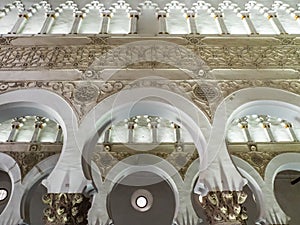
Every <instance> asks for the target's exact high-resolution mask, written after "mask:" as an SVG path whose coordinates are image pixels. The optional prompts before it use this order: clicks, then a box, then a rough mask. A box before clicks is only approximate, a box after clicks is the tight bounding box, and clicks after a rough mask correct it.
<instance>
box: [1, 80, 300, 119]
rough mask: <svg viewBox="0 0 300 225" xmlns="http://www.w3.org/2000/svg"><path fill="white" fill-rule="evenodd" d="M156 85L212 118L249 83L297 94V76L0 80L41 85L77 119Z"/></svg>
mask: <svg viewBox="0 0 300 225" xmlns="http://www.w3.org/2000/svg"><path fill="white" fill-rule="evenodd" d="M137 87H139V88H141V87H157V88H162V89H164V90H169V91H171V92H175V93H179V94H181V95H183V96H185V97H186V98H188V99H189V100H191V101H192V102H194V103H195V104H196V105H197V106H198V107H199V108H200V109H201V110H202V111H203V112H204V113H205V114H206V115H207V117H208V118H210V119H212V118H213V114H214V110H215V108H216V107H217V106H218V104H219V103H220V102H221V101H222V100H223V99H224V98H225V97H227V96H228V95H230V94H231V93H233V92H235V91H238V90H240V89H244V88H249V87H272V88H278V89H283V90H285V91H290V92H293V93H295V94H300V88H299V87H300V81H298V80H234V81H233V80H221V81H212V80H211V81H205V82H201V81H200V82H199V81H196V80H184V81H183V80H175V81H162V80H159V81H153V80H152V81H150V80H137V81H134V82H130V81H109V82H103V81H72V82H69V81H17V82H0V93H4V92H7V91H13V90H18V89H29V88H41V89H45V90H49V91H53V92H55V93H57V94H59V95H60V96H62V97H63V98H65V99H66V101H68V102H69V103H70V105H71V106H72V107H73V108H74V110H75V112H76V113H77V115H78V117H79V119H81V118H83V116H84V115H85V114H87V113H88V112H89V111H90V110H91V109H92V108H93V107H95V106H96V105H97V104H98V103H99V102H101V101H102V100H104V99H105V98H107V97H109V96H111V95H113V94H116V93H119V92H120V91H121V90H125V89H133V88H137Z"/></svg>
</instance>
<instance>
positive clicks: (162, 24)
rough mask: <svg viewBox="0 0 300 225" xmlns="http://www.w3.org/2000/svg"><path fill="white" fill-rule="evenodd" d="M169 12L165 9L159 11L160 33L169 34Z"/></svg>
mask: <svg viewBox="0 0 300 225" xmlns="http://www.w3.org/2000/svg"><path fill="white" fill-rule="evenodd" d="M166 17H167V12H166V11H164V10H160V11H159V12H158V13H157V18H158V33H159V34H167V33H168V32H167V21H166Z"/></svg>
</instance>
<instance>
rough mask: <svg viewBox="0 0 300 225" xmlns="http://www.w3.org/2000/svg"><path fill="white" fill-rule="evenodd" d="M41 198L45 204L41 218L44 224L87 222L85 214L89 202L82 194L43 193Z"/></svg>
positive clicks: (81, 224) (84, 224)
mask: <svg viewBox="0 0 300 225" xmlns="http://www.w3.org/2000/svg"><path fill="white" fill-rule="evenodd" d="M42 200H43V203H44V204H46V205H47V208H46V209H45V210H44V218H43V220H44V222H45V225H62V224H77V225H86V224H88V221H87V215H88V211H89V209H90V207H91V203H90V199H89V198H87V197H85V196H84V195H83V194H81V193H59V194H45V195H44V196H43V198H42Z"/></svg>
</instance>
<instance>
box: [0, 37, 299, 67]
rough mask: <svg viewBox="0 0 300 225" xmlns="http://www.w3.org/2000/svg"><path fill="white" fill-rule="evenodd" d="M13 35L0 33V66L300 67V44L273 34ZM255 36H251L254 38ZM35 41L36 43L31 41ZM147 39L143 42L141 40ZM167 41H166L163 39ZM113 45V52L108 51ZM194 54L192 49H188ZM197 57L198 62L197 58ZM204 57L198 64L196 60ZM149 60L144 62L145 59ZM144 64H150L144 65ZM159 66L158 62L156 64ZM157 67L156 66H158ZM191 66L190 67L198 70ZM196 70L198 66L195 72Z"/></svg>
mask: <svg viewBox="0 0 300 225" xmlns="http://www.w3.org/2000/svg"><path fill="white" fill-rule="evenodd" d="M14 39H16V38H15V37H6V38H0V62H1V63H0V69H1V70H11V69H13V70H24V69H27V70H31V69H32V70H36V69H40V68H43V69H79V70H83V71H86V70H88V69H89V67H90V66H91V65H93V63H94V62H95V60H98V61H97V66H100V67H102V69H103V68H107V67H110V68H128V67H130V66H131V65H132V64H134V63H138V62H146V63H145V64H144V65H143V68H152V67H153V64H151V63H150V64H149V62H150V61H156V62H160V63H161V65H164V64H169V65H172V66H175V67H177V68H184V69H186V68H190V69H191V71H193V68H191V65H193V67H194V66H196V68H197V67H207V68H210V69H215V68H239V69H241V68H245V69H246V68H260V69H262V68H289V69H299V68H300V45H299V43H298V42H296V41H295V40H294V39H293V38H288V37H280V38H277V39H276V40H278V41H277V42H278V44H272V43H271V41H272V39H270V40H271V41H270V44H267V45H255V44H253V45H247V44H246V45H245V43H242V42H241V44H240V45H239V44H238V42H237V43H235V45H232V44H231V43H230V42H228V43H223V44H222V41H221V42H218V44H217V45H216V44H213V45H212V44H203V37H201V36H198V37H186V38H185V39H186V40H187V44H183V45H177V44H165V45H163V44H159V42H158V43H157V44H156V45H155V46H154V47H153V46H152V45H149V46H147V45H137V46H135V45H134V44H126V45H124V46H113V45H110V44H109V41H108V39H109V37H103V38H100V37H89V39H90V42H89V44H86V45H66V46H53V45H48V46H40V45H37V46H26V45H24V46H20V45H12V44H10V43H11V42H12V41H13V40H14ZM253 40H255V38H253ZM33 43H34V42H33ZM145 43H146V42H145ZM165 43H167V42H165ZM219 43H220V44H219ZM111 49H114V50H113V51H109V50H111ZM191 53H193V54H194V56H196V57H194V56H193V54H191ZM195 60H196V61H197V62H196V61H195ZM201 61H202V65H201V63H200V64H199V62H201ZM147 62H148V63H147ZM147 64H148V65H147ZM158 65H159V64H158ZM156 66H157V65H156ZM196 68H194V69H196ZM194 72H197V71H194Z"/></svg>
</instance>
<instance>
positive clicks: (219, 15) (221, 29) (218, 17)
mask: <svg viewBox="0 0 300 225" xmlns="http://www.w3.org/2000/svg"><path fill="white" fill-rule="evenodd" d="M215 21H216V23H217V26H218V29H219V32H220V34H229V32H228V30H227V27H226V25H225V23H224V20H223V14H222V12H220V11H215Z"/></svg>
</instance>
